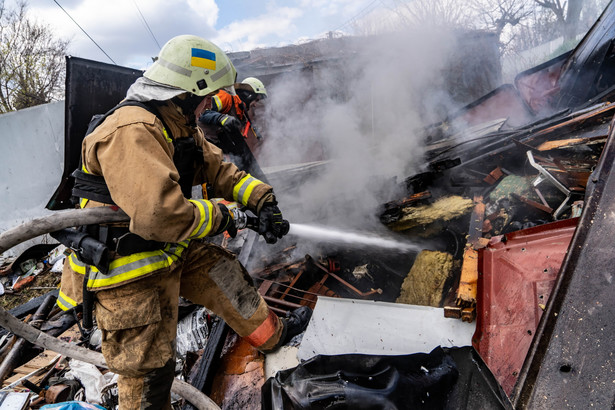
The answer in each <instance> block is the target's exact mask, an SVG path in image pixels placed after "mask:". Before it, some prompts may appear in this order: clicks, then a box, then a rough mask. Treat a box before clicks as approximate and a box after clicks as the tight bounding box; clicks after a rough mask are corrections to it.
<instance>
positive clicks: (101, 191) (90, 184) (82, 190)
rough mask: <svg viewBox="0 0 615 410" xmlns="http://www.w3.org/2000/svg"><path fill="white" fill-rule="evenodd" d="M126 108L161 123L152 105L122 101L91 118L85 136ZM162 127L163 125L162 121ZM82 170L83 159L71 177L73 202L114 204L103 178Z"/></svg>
mask: <svg viewBox="0 0 615 410" xmlns="http://www.w3.org/2000/svg"><path fill="white" fill-rule="evenodd" d="M127 106H137V107H141V108H143V109H145V110H147V111H149V112H151V113H152V114H154V115H155V116H156V117H158V118H159V119H160V121H163V120H162V118H161V117H160V115H159V113H158V110H157V109H156V107H155V105H154V104H148V103H143V102H140V101H134V100H126V101H122V102H121V103H119V104H118V105H116V106H115V107H113V108H111V109H110V110H109V111H107V112H106V113H104V114H96V115H94V116H92V119H91V120H90V123H89V124H88V129H87V131H86V132H85V135H89V134H91V133H92V132H93V131H94V130H95V129H96V127H98V126H99V125H100V124H101V123H102V122H103V121H104V120H105V118H107V117H108V116H110V115H111V114H113V113H114V112H115V111H116V110H117V109H118V108H121V107H127ZM163 126H164V127H165V128H166V126H165V125H164V121H163ZM82 168H83V158H80V159H79V168H77V169H76V170H75V171H73V173H72V174H71V176H72V177H73V178H75V183H74V185H73V190H72V195H73V198H74V199H73V202H75V203H77V201H78V198H86V199H91V200H94V201H98V202H103V203H107V204H115V203H114V202H113V199H111V194H110V193H109V188H107V183H106V182H105V179H104V177H102V176H98V175H92V174H86V173H85V172H83V171H82Z"/></svg>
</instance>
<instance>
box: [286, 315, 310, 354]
mask: <svg viewBox="0 0 615 410" xmlns="http://www.w3.org/2000/svg"><path fill="white" fill-rule="evenodd" d="M311 317H312V309H310V308H309V307H307V306H301V307H300V308H297V309H295V310H293V311H292V312H290V313H289V314H287V316H286V317H285V318H284V319H282V322H283V323H284V333H285V335H284V337H283V338H282V343H281V344H280V345H281V346H283V345H285V344H287V343H288V342H290V341H291V339H292V338H293V337H295V336H297V335H298V334H299V333H301V332H303V331H304V330H305V328H306V327H307V325H308V323H309V321H310V318H311Z"/></svg>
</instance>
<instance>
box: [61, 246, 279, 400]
mask: <svg viewBox="0 0 615 410" xmlns="http://www.w3.org/2000/svg"><path fill="white" fill-rule="evenodd" d="M65 273H66V272H65ZM63 280H64V277H63ZM179 296H183V297H185V298H186V299H188V300H190V301H191V302H193V303H196V304H199V305H203V306H205V307H207V308H208V309H210V310H212V311H213V312H215V313H216V314H217V315H219V316H220V317H222V318H223V319H224V320H225V321H226V323H227V324H228V325H229V326H230V327H231V328H232V329H233V330H234V331H235V332H237V334H239V336H242V337H244V338H245V339H247V341H248V342H249V343H251V344H252V345H253V346H255V347H256V348H258V349H259V350H261V351H268V350H271V349H273V348H275V347H276V346H277V344H278V342H279V341H280V340H281V338H282V334H283V325H282V321H281V320H280V319H279V318H278V317H277V316H276V315H275V313H273V311H271V310H270V309H269V308H268V307H267V304H266V302H265V301H264V300H263V298H262V297H261V296H260V295H259V294H258V292H257V290H256V289H255V288H254V286H253V284H252V279H251V278H250V277H249V275H248V273H247V271H246V270H245V268H244V267H243V266H242V265H241V264H240V263H239V262H238V261H237V259H236V257H235V255H233V254H232V253H230V252H228V251H226V250H225V249H223V248H220V247H218V246H215V245H211V244H204V243H200V242H191V243H190V245H189V247H188V249H187V250H186V251H185V253H184V258H183V260H180V261H178V262H177V263H175V264H174V265H172V266H171V268H169V269H166V270H164V271H161V272H159V273H156V274H154V275H152V276H149V277H146V278H143V279H139V280H137V281H135V282H132V283H129V284H125V285H121V286H119V287H116V288H112V289H107V290H101V291H97V292H96V305H95V312H96V320H97V322H98V326H99V328H100V329H101V330H102V333H103V342H102V352H103V355H104V357H105V360H106V362H107V364H108V366H109V368H110V369H111V370H112V371H113V372H115V373H117V374H118V375H119V379H118V390H119V401H120V409H121V410H132V409H146V408H147V409H154V408H155V409H158V408H162V409H169V408H170V389H171V384H172V382H173V377H174V370H175V336H176V331H177V319H178V301H179Z"/></svg>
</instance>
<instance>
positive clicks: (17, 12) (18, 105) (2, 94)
mask: <svg viewBox="0 0 615 410" xmlns="http://www.w3.org/2000/svg"><path fill="white" fill-rule="evenodd" d="M67 48H68V41H64V40H60V39H56V38H55V37H54V35H53V33H52V31H51V29H50V28H49V27H48V26H45V25H42V24H39V23H37V22H36V21H33V20H32V19H30V18H28V16H27V3H26V1H25V0H20V1H19V2H18V3H17V5H16V8H15V9H13V10H9V9H7V8H6V7H5V4H4V0H0V112H8V111H14V110H19V109H22V108H26V107H32V106H35V105H39V104H45V103H48V102H51V101H53V100H57V99H60V98H62V89H63V86H64V75H65V66H64V56H65V55H66V50H67Z"/></svg>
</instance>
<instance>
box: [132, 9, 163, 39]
mask: <svg viewBox="0 0 615 410" xmlns="http://www.w3.org/2000/svg"><path fill="white" fill-rule="evenodd" d="M132 2H133V3H134V4H135V7H136V8H137V11H138V12H139V15H140V16H141V19H142V20H143V23H145V27H147V31H149V33H150V34H151V35H152V38H153V39H154V41H155V42H156V45H157V46H158V48H162V47H160V43H158V40H157V39H156V36H155V35H154V33H153V32H152V29H151V28H150V27H149V24H147V20H145V17H144V16H143V13H141V9H140V8H139V6H138V5H137V2H136V1H135V0H132Z"/></svg>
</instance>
